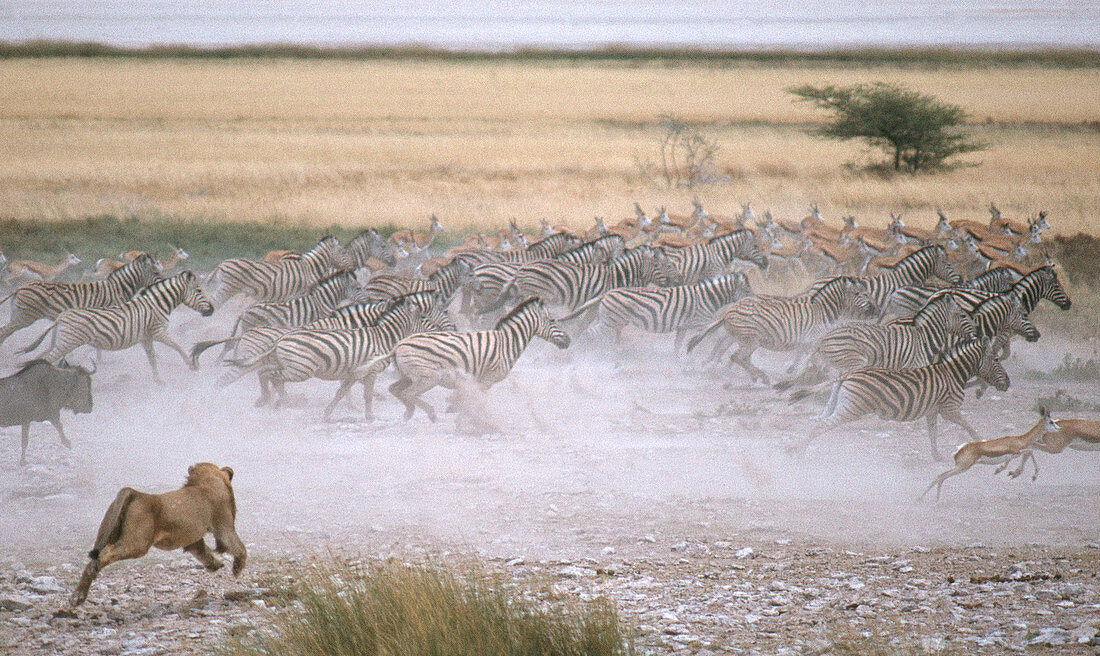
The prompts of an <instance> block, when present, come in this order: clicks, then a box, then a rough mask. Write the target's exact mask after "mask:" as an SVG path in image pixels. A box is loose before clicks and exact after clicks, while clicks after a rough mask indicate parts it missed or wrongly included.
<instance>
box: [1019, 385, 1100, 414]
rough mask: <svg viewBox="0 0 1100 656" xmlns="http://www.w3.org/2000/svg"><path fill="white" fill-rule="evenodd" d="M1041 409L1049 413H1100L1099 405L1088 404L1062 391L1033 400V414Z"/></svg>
mask: <svg viewBox="0 0 1100 656" xmlns="http://www.w3.org/2000/svg"><path fill="white" fill-rule="evenodd" d="M1041 408H1046V409H1047V410H1050V411H1051V412H1079V411H1082V410H1084V411H1100V403H1090V402H1088V401H1082V400H1081V399H1079V398H1077V397H1076V396H1072V395H1071V394H1069V393H1067V392H1066V390H1064V389H1059V390H1057V391H1055V392H1054V394H1053V395H1051V396H1040V397H1039V398H1037V399H1035V403H1033V404H1032V405H1031V409H1032V410H1034V411H1035V412H1039V411H1040V409H1041Z"/></svg>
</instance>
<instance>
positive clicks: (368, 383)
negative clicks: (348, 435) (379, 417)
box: [359, 374, 378, 421]
mask: <svg viewBox="0 0 1100 656" xmlns="http://www.w3.org/2000/svg"><path fill="white" fill-rule="evenodd" d="M377 379H378V375H377V374H373V375H370V376H365V377H364V378H363V379H362V380H360V381H359V382H360V383H362V384H363V419H365V420H366V421H372V420H374V381H375V380H377Z"/></svg>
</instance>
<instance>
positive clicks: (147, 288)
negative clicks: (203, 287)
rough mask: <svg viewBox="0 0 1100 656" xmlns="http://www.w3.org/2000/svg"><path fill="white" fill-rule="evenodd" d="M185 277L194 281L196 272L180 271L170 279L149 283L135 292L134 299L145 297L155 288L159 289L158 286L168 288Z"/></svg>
mask: <svg viewBox="0 0 1100 656" xmlns="http://www.w3.org/2000/svg"><path fill="white" fill-rule="evenodd" d="M185 277H190V278H192V279H193V278H194V277H195V272H194V271H180V272H179V273H177V274H176V275H174V276H171V277H168V278H161V279H160V280H154V281H153V282H151V283H149V284H148V285H145V286H144V287H142V288H141V289H139V290H137V291H136V292H134V298H138V297H139V296H145V295H146V294H148V293H149V292H150V291H151V290H152V289H153V288H154V287H157V285H160V286H161V287H165V286H167V284H168V283H170V282H172V281H174V280H177V279H181V278H185ZM157 288H158V289H159V288H160V287H157Z"/></svg>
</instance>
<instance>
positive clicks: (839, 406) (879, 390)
mask: <svg viewBox="0 0 1100 656" xmlns="http://www.w3.org/2000/svg"><path fill="white" fill-rule="evenodd" d="M975 376H977V377H978V378H979V379H980V380H983V381H986V382H988V383H989V384H991V385H993V386H994V387H996V388H997V389H998V390H1002V391H1003V390H1006V389H1008V384H1009V380H1008V373H1007V372H1006V371H1005V369H1004V367H1003V366H1002V365H1001V361H1000V360H999V359H998V358H997V357H996V356H995V355H994V354H993V345H992V343H990V341H989V340H973V341H970V342H964V343H962V344H959V345H957V346H955V347H954V348H953V349H951V350H950V351H948V352H947V353H946V354H945V356H944V357H943V358H942V359H941V360H940V361H938V362H936V363H934V364H930V365H928V366H924V367H917V368H914V369H859V370H857V371H853V372H850V373H848V374H845V375H844V376H843V377H841V379H840V380H839V381H837V383H836V385H834V387H833V391H832V394H831V395H830V396H829V402H828V404H827V405H826V407H825V413H824V415H823V416H822V420H821V422H820V423H819V425H818V426H817V428H816V429H815V430H812V431H809V432H807V433H806V437H805V438H803V439H802V440H799V441H795V442H793V443H792V444H791V445H790V446H789V448H788V450H789V451H790V452H792V453H795V454H801V453H804V452H805V451H806V447H807V446H809V444H810V442H811V441H812V440H813V439H814V438H815V437H818V436H820V435H822V434H824V433H827V432H829V431H830V430H832V429H833V428H835V427H837V426H839V425H840V424H844V423H847V422H849V421H852V420H854V419H858V418H859V417H862V416H864V415H868V414H872V413H874V414H877V415H878V416H879V417H880V418H882V419H887V420H893V421H914V420H916V419H920V418H921V417H924V418H925V420H926V422H927V424H928V440H929V443H930V444H931V448H932V457H933V458H935V459H936V460H943V456H941V455H940V452H939V450H938V449H937V448H936V418H937V417H943V418H944V419H946V420H947V421H950V422H952V423H954V424H957V425H959V426H961V427H962V428H963V429H964V430H966V432H967V433H968V434H969V435H970V437H971V438H972V439H975V440H976V439H979V437H978V433H977V432H976V431H975V430H974V428H973V427H972V426H971V425H970V424H969V423H967V421H966V419H964V418H963V416H962V415H961V414H960V413H959V408H960V407H961V405H962V401H963V392H964V389H965V387H966V384H967V382H969V381H970V379H972V378H974V377H975Z"/></svg>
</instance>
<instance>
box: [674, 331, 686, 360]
mask: <svg viewBox="0 0 1100 656" xmlns="http://www.w3.org/2000/svg"><path fill="white" fill-rule="evenodd" d="M687 332H688V329H687V328H684V327H682V326H681V327H680V328H677V329H676V337H675V338H674V339H673V342H672V354H673V355H677V356H678V355H680V347H681V346H683V345H684V337H686V336H687Z"/></svg>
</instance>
